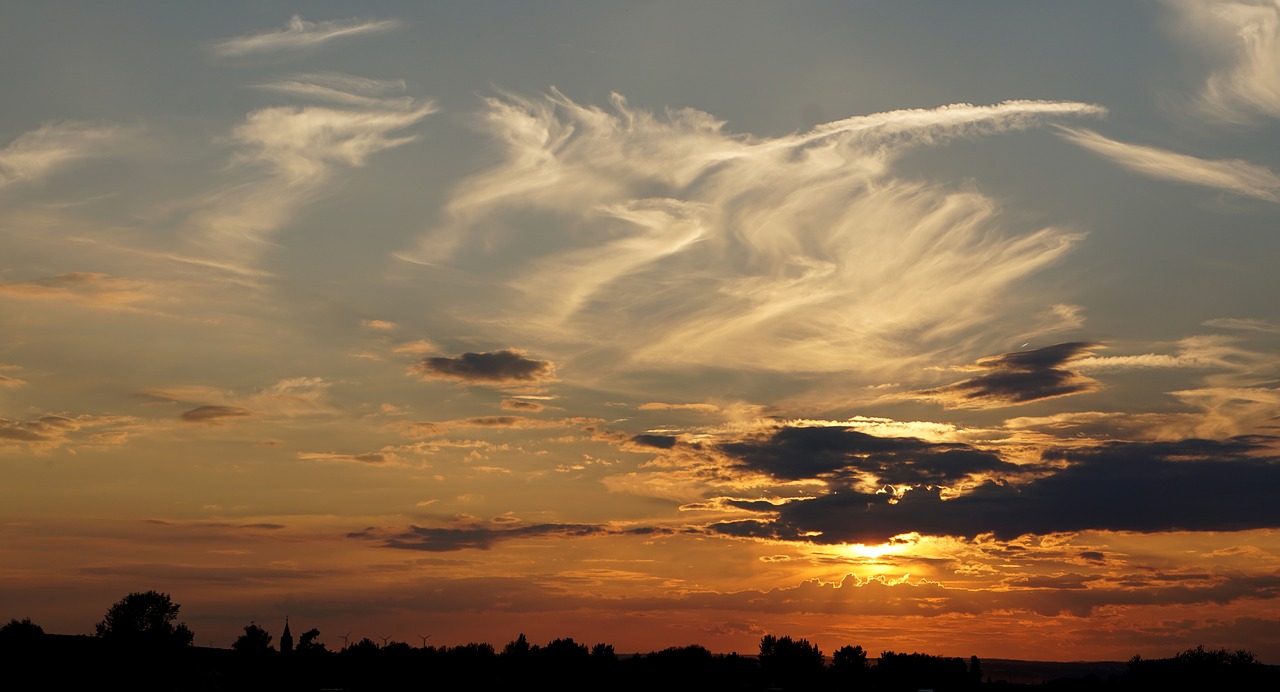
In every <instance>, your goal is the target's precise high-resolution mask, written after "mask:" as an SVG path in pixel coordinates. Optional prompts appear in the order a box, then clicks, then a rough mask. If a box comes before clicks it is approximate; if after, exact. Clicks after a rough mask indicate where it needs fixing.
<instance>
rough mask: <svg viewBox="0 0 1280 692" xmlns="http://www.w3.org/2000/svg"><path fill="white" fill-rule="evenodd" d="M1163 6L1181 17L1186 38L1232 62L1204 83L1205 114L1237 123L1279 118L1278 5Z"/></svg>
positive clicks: (1189, 0) (1249, 0) (1191, 0)
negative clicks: (1212, 47) (1211, 46)
mask: <svg viewBox="0 0 1280 692" xmlns="http://www.w3.org/2000/svg"><path fill="white" fill-rule="evenodd" d="M1167 1H1168V2H1170V3H1171V4H1173V5H1174V6H1175V7H1176V8H1177V10H1178V11H1179V12H1180V14H1181V17H1182V20H1183V21H1184V22H1185V23H1186V25H1187V27H1188V32H1194V35H1195V36H1196V38H1197V39H1198V40H1201V41H1205V40H1208V41H1211V42H1212V43H1214V44H1216V47H1217V48H1218V49H1219V50H1221V51H1222V52H1225V53H1226V54H1228V55H1230V56H1231V61H1232V63H1231V64H1230V65H1229V66H1226V67H1224V68H1222V69H1220V70H1218V71H1216V72H1214V73H1213V74H1212V75H1210V76H1209V78H1208V79H1207V80H1205V84H1204V88H1203V90H1202V92H1201V101H1202V103H1203V105H1204V107H1205V109H1206V110H1207V111H1208V112H1209V113H1210V114H1212V115H1214V116H1215V117H1218V118H1221V119H1223V120H1226V121H1228V122H1236V123H1245V122H1249V121H1250V120H1251V119H1252V117H1253V116H1255V115H1257V114H1263V115H1269V116H1272V117H1280V2H1278V1H1277V0H1238V1H1235V2H1231V1H1224V0H1167Z"/></svg>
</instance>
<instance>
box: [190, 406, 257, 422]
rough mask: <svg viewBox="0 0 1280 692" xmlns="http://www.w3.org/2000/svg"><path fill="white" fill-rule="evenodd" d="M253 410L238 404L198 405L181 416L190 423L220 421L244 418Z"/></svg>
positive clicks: (251, 413) (250, 414)
mask: <svg viewBox="0 0 1280 692" xmlns="http://www.w3.org/2000/svg"><path fill="white" fill-rule="evenodd" d="M252 415H253V412H252V411H249V410H248V409H243V408H240V407H238V406H197V407H195V408H193V409H191V410H190V411H184V412H183V414H182V416H181V418H182V420H184V421H186V422H188V423H209V424H214V423H219V422H221V421H223V420H224V419H227V418H244V417H247V416H252Z"/></svg>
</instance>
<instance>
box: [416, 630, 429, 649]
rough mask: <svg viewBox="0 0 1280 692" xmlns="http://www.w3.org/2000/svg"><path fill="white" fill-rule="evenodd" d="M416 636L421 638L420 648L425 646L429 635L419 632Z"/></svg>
mask: <svg viewBox="0 0 1280 692" xmlns="http://www.w3.org/2000/svg"><path fill="white" fill-rule="evenodd" d="M418 636H419V637H421V638H422V648H424V649H425V648H427V640H428V639H430V638H431V635H429V634H419V635H418Z"/></svg>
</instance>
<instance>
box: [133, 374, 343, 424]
mask: <svg viewBox="0 0 1280 692" xmlns="http://www.w3.org/2000/svg"><path fill="white" fill-rule="evenodd" d="M330 386H331V385H330V383H329V382H327V381H326V380H324V379H322V378H319V377H290V378H286V379H283V380H279V381H277V382H275V383H273V384H271V385H268V386H266V387H263V388H261V389H258V390H255V391H253V392H250V393H247V394H242V393H238V392H235V391H231V390H226V389H221V388H218V387H208V386H204V385H187V386H177V387H164V388H157V389H150V390H147V391H145V392H143V393H142V394H143V396H145V397H147V398H150V399H155V400H158V401H163V402H168V403H180V404H196V406H195V407H194V408H192V409H189V410H187V411H185V412H184V413H183V414H182V415H181V418H182V419H183V420H185V421H188V422H196V423H205V422H218V421H220V420H223V419H226V418H241V417H248V416H263V417H267V418H297V417H301V416H316V415H322V416H327V415H332V414H334V413H336V410H335V409H334V408H333V406H332V405H331V404H330V403H329V396H328V393H329V388H330Z"/></svg>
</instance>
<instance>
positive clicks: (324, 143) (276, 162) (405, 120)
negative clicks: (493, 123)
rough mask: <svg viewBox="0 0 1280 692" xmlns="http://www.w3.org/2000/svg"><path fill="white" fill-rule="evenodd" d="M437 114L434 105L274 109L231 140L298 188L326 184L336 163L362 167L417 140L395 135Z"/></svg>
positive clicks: (258, 114) (246, 156)
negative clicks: (375, 158)
mask: <svg viewBox="0 0 1280 692" xmlns="http://www.w3.org/2000/svg"><path fill="white" fill-rule="evenodd" d="M434 112H436V108H435V106H434V105H433V104H430V103H427V104H423V105H419V106H418V107H416V108H412V109H408V110H405V109H394V110H387V109H376V108H367V109H363V110H338V109H334V108H325V107H320V106H305V107H292V106H276V107H272V108H264V109H262V110H257V111H254V112H252V113H250V114H249V115H248V116H247V117H246V118H245V121H244V122H243V123H242V124H240V125H239V126H238V127H236V129H235V130H234V131H233V132H232V137H233V138H234V139H235V141H236V142H238V143H240V144H241V145H242V146H243V147H244V149H245V153H243V154H242V160H245V161H253V162H259V163H264V164H266V165H268V166H269V167H270V168H271V169H273V170H274V171H276V172H277V173H279V174H280V175H281V176H282V177H283V178H284V180H286V181H288V182H289V183H290V184H291V185H300V184H304V183H310V182H318V181H320V180H322V179H323V178H324V177H325V175H327V174H328V172H329V170H330V169H331V168H332V166H333V165H334V164H343V165H346V166H351V167H360V166H363V165H364V163H365V161H366V160H367V159H368V158H369V157H370V156H372V155H373V154H376V153H378V152H380V151H384V150H386V149H392V148H394V147H398V146H401V145H403V144H407V143H409V142H412V141H414V140H415V139H417V138H416V137H414V136H411V135H410V136H401V137H394V136H391V133H392V132H395V131H397V130H402V129H404V128H406V127H408V126H410V125H413V124H415V123H417V122H418V121H419V120H422V119H423V118H425V117H426V116H428V115H430V114H432V113H434Z"/></svg>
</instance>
